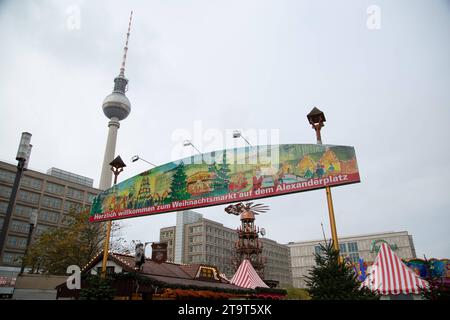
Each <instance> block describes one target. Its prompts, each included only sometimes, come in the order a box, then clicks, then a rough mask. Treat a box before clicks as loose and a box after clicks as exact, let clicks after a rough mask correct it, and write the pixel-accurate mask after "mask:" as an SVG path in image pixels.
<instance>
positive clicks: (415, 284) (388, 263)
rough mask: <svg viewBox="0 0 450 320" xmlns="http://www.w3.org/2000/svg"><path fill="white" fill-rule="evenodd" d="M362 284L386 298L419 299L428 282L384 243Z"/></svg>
mask: <svg viewBox="0 0 450 320" xmlns="http://www.w3.org/2000/svg"><path fill="white" fill-rule="evenodd" d="M362 285H363V286H366V287H368V288H369V289H371V290H373V291H376V292H378V293H379V294H380V295H381V299H384V300H417V299H420V293H421V291H422V290H423V289H425V288H427V286H428V283H427V282H426V281H425V280H423V279H422V278H420V277H419V276H418V275H417V274H416V273H415V272H414V271H413V270H411V269H410V268H408V266H407V265H406V264H405V263H403V261H402V260H401V259H400V258H399V257H398V256H397V255H396V254H395V253H394V252H393V251H392V250H391V248H390V247H389V245H387V244H386V243H382V244H381V245H380V250H379V252H378V255H377V257H376V259H375V262H374V263H373V265H372V266H370V267H369V270H368V272H367V277H366V279H365V280H364V282H363V283H362Z"/></svg>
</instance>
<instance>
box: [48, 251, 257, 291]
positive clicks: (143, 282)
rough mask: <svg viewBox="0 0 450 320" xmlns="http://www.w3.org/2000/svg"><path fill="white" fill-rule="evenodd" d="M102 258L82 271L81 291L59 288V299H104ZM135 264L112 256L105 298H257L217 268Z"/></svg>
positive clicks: (130, 258) (160, 262)
mask: <svg viewBox="0 0 450 320" xmlns="http://www.w3.org/2000/svg"><path fill="white" fill-rule="evenodd" d="M102 258H103V252H100V253H99V254H97V255H96V256H95V257H94V258H93V259H92V260H91V261H90V262H89V264H88V265H87V266H85V267H84V268H83V269H82V280H81V288H80V289H78V290H77V289H72V290H70V289H69V288H68V287H67V284H66V282H64V283H62V284H60V285H59V286H57V287H56V289H57V298H58V299H101V298H102V297H103V295H102V293H98V292H97V293H96V292H95V290H96V288H94V287H95V286H98V283H99V282H101V280H100V279H101V277H99V275H100V274H101V271H102ZM135 261H136V257H135V256H132V255H125V254H119V253H112V252H110V253H109V255H108V261H107V267H106V272H107V274H106V277H105V280H104V281H106V283H107V284H108V286H109V287H110V289H111V296H110V297H105V298H109V299H120V300H131V299H136V300H151V299H171V300H173V299H247V298H252V297H255V295H256V290H252V289H247V288H242V287H239V286H236V285H234V284H231V283H229V281H227V280H225V278H223V277H221V276H220V273H219V271H218V269H217V268H216V267H215V266H211V265H203V264H190V265H185V264H177V263H172V262H167V261H165V260H164V259H163V260H161V256H152V259H146V258H144V259H143V261H142V264H141V265H139V266H138V267H136V263H135ZM93 279H94V281H93ZM104 284H105V282H103V286H104ZM89 292H92V294H89ZM86 293H87V294H86Z"/></svg>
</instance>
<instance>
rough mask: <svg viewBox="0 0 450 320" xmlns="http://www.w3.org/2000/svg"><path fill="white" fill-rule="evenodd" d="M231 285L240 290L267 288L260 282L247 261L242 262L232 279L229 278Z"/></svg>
mask: <svg viewBox="0 0 450 320" xmlns="http://www.w3.org/2000/svg"><path fill="white" fill-rule="evenodd" d="M231 283H232V284H234V285H236V286H239V287H242V288H251V289H255V288H256V287H264V288H268V286H267V284H265V283H264V281H262V280H261V278H260V277H259V275H258V274H257V273H256V271H255V269H254V268H253V266H252V264H251V263H250V261H248V260H247V259H244V260H243V261H242V263H241V265H240V266H239V268H238V269H237V271H236V273H235V274H234V276H233V278H231Z"/></svg>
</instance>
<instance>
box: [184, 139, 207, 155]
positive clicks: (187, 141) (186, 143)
mask: <svg viewBox="0 0 450 320" xmlns="http://www.w3.org/2000/svg"><path fill="white" fill-rule="evenodd" d="M183 146H185V147H187V146H192V148H194V149H195V150H197V152H198V153H199V154H202V153H201V152H200V150H198V149H197V148H196V147H195V146H194V145H193V144H192V142H191V141H190V140H184V141H183Z"/></svg>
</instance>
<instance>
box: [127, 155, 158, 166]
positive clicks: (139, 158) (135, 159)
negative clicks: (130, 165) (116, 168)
mask: <svg viewBox="0 0 450 320" xmlns="http://www.w3.org/2000/svg"><path fill="white" fill-rule="evenodd" d="M138 160H142V161H144V162H147V163H148V164H150V165H152V166H154V167H156V164H153V163H151V162H150V161H147V160H145V159H143V158H141V157H140V156H138V155H135V156H133V157H132V158H131V161H132V162H136V161H138Z"/></svg>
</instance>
